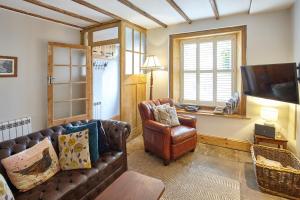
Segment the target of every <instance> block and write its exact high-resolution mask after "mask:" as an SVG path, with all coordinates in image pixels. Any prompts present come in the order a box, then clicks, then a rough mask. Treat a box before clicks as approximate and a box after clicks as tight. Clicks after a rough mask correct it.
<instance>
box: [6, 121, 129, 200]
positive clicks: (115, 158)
mask: <svg viewBox="0 0 300 200" xmlns="http://www.w3.org/2000/svg"><path fill="white" fill-rule="evenodd" d="M84 123H87V121H77V122H72V124H73V125H78V124H84ZM102 124H103V128H104V130H105V133H106V135H107V138H108V142H109V148H110V150H109V151H108V152H107V153H104V154H102V155H100V158H99V159H98V161H96V162H95V163H93V164H92V168H91V169H80V170H68V171H59V172H58V173H57V174H56V175H55V176H53V177H51V178H50V179H49V180H47V181H46V182H45V183H43V184H41V185H38V186H36V187H35V188H33V189H31V190H29V191H27V192H19V191H17V189H16V188H15V187H14V186H13V185H12V184H11V183H10V181H9V179H8V177H7V174H6V171H5V169H4V167H3V166H2V164H0V173H1V174H3V175H4V177H5V179H6V180H7V182H8V184H9V185H10V188H11V190H12V191H13V194H14V197H15V199H16V200H77V199H78V200H79V199H80V200H90V199H94V198H95V197H96V196H97V195H98V194H99V193H101V192H102V191H103V190H104V189H105V188H106V187H107V186H109V185H110V184H111V183H112V182H113V181H114V180H115V179H117V178H118V177H119V176H120V175H121V174H122V173H123V172H125V171H126V170H127V156H126V138H127V137H128V136H129V134H130V126H129V125H128V124H127V123H125V122H120V121H114V120H104V121H102ZM64 131H65V128H64V126H63V125H61V126H55V127H52V128H48V129H45V130H41V131H38V132H34V133H31V134H29V135H26V136H22V137H18V138H16V139H13V140H8V141H4V142H1V143H0V159H3V158H6V157H9V156H10V155H13V154H16V153H18V152H21V151H23V150H25V149H27V148H29V147H32V146H33V145H35V144H37V143H38V142H39V141H41V140H43V139H44V138H45V137H49V139H51V141H52V144H53V146H54V149H55V151H56V153H58V135H60V134H63V133H64Z"/></svg>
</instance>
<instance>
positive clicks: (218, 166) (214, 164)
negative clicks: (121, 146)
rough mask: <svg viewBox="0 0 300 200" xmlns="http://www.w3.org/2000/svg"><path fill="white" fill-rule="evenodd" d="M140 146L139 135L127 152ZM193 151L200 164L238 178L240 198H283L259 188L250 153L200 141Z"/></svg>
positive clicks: (271, 199) (217, 172)
mask: <svg viewBox="0 0 300 200" xmlns="http://www.w3.org/2000/svg"><path fill="white" fill-rule="evenodd" d="M141 148H143V142H142V137H140V136H139V138H138V139H134V140H133V141H130V142H129V143H128V153H129V154H130V152H133V151H135V150H137V149H141ZM194 153H197V154H201V165H202V166H204V167H208V168H210V169H212V170H213V172H214V173H216V174H217V175H221V176H224V177H228V178H232V179H235V180H238V181H239V182H240V184H241V185H240V186H241V188H240V190H241V200H283V199H285V198H281V197H277V196H273V195H269V194H266V193H263V192H261V191H260V190H259V188H258V186H257V183H256V178H255V173H254V169H253V164H252V160H251V156H250V153H247V152H242V151H237V150H232V149H228V148H222V147H218V146H213V145H207V144H202V143H198V146H197V149H196V151H195V152H194ZM188 156H189V155H187V157H188ZM175 162H176V161H175Z"/></svg>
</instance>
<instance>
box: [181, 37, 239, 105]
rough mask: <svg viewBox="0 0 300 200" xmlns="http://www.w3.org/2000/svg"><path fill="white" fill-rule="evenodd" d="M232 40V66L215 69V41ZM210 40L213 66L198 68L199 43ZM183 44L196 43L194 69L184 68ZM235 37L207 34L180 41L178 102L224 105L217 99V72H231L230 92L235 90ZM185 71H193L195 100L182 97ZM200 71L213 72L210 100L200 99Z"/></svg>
mask: <svg viewBox="0 0 300 200" xmlns="http://www.w3.org/2000/svg"><path fill="white" fill-rule="evenodd" d="M226 40H231V41H232V47H231V51H232V55H231V56H232V58H231V61H232V68H231V70H228V69H217V42H219V41H226ZM206 42H212V43H213V68H212V69H211V70H200V57H199V54H200V44H201V43H206ZM185 44H196V69H195V70H184V45H185ZM237 57H238V55H237V37H236V34H233V33H230V34H225V35H218V36H208V37H200V38H194V39H186V40H181V41H180V102H182V103H189V104H197V105H201V106H207V107H216V106H220V105H224V103H225V102H218V101H217V74H218V72H231V75H232V81H231V88H232V91H231V94H232V95H233V94H234V92H237ZM185 73H193V74H194V73H195V74H196V100H185V99H184V74H185ZM202 73H212V74H213V100H212V101H201V100H200V74H202Z"/></svg>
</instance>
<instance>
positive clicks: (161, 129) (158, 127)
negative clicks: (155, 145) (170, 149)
mask: <svg viewBox="0 0 300 200" xmlns="http://www.w3.org/2000/svg"><path fill="white" fill-rule="evenodd" d="M144 127H145V128H146V129H150V130H152V131H155V132H158V133H166V134H168V133H170V131H171V127H170V126H169V125H166V124H162V123H159V122H156V121H153V120H146V121H145V122H144Z"/></svg>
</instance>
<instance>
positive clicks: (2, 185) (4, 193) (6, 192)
mask: <svg viewBox="0 0 300 200" xmlns="http://www.w3.org/2000/svg"><path fill="white" fill-rule="evenodd" d="M0 199H1V200H2V199H3V200H14V199H15V198H14V196H13V194H12V192H11V190H10V189H9V187H8V185H7V183H6V180H5V179H4V177H3V176H2V174H0Z"/></svg>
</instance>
